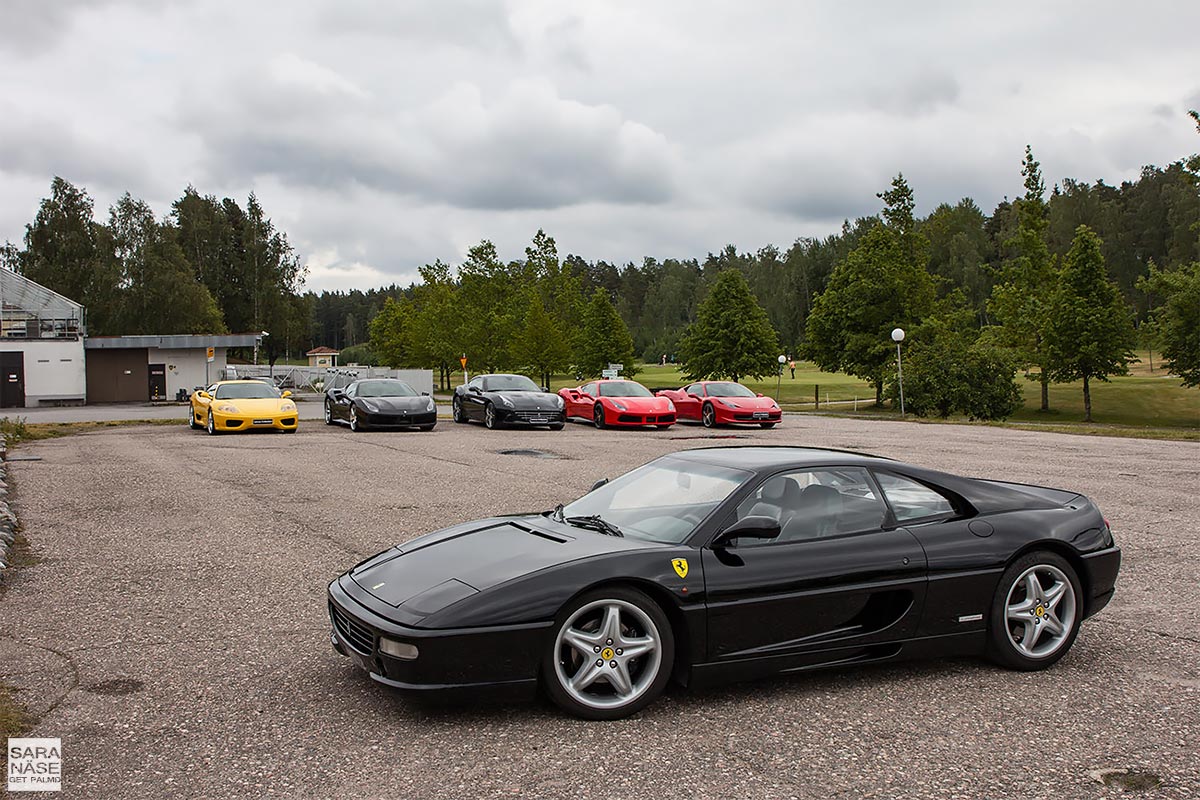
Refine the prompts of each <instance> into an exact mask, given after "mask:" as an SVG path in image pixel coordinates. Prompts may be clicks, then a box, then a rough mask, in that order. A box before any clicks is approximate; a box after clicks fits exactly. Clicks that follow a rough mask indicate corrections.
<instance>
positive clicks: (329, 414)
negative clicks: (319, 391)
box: [325, 400, 333, 425]
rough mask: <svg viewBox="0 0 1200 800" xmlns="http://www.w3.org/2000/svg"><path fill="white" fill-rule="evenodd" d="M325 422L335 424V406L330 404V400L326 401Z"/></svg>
mask: <svg viewBox="0 0 1200 800" xmlns="http://www.w3.org/2000/svg"><path fill="white" fill-rule="evenodd" d="M325 424H326V425H332V424H333V406H331V405H329V401H328V400H326V401H325Z"/></svg>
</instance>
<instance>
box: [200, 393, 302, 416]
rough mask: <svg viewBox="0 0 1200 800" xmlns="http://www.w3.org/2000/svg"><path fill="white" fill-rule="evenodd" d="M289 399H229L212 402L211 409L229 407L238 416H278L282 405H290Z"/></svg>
mask: <svg viewBox="0 0 1200 800" xmlns="http://www.w3.org/2000/svg"><path fill="white" fill-rule="evenodd" d="M291 402H292V400H291V398H290V397H289V398H280V397H264V398H261V399H254V400H246V399H230V400H213V401H212V405H213V408H215V409H217V410H218V411H219V410H220V409H221V407H222V406H226V405H231V406H233V407H234V408H236V409H237V413H238V414H278V413H279V412H280V410H281V409H282V407H283V404H284V403H291Z"/></svg>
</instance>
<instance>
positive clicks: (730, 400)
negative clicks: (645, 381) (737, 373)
mask: <svg viewBox="0 0 1200 800" xmlns="http://www.w3.org/2000/svg"><path fill="white" fill-rule="evenodd" d="M658 396H659V397H665V398H667V399H668V400H670V401H671V402H672V403H674V404H675V409H676V412H677V413H678V414H679V418H680V419H693V420H699V421H700V422H702V423H704V427H706V428H711V427H713V426H714V425H733V424H739V425H753V424H755V423H758V424H759V425H761V426H762V427H764V428H774V427H775V426H776V425H778V424H779V422H780V421H781V420H782V419H783V412H782V411H781V410H780V409H779V406H778V404H776V402H775V401H774V400H772V399H771V398H769V397H763V396H762V395H761V394H755V393H754V392H752V391H750V390H749V389H747V388H746V387H745V386H742V385H741V384H740V383H734V382H733V381H698V382H696V383H692V384H689V385H687V386H685V387H683V388H682V389H663V390H661V391H660V392H659V393H658Z"/></svg>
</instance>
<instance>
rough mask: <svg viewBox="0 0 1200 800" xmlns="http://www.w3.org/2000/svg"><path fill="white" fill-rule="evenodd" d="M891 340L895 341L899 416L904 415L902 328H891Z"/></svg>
mask: <svg viewBox="0 0 1200 800" xmlns="http://www.w3.org/2000/svg"><path fill="white" fill-rule="evenodd" d="M892 341H893V342H895V343H896V380H897V381H898V382H899V384H900V416H902V417H903V416H904V367H903V366H901V363H900V343H901V342H903V341H904V329H903V328H895V329H894V330H892Z"/></svg>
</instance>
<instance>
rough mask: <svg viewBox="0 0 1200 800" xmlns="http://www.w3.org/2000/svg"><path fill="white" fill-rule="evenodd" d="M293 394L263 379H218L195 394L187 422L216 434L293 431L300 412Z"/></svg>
mask: <svg viewBox="0 0 1200 800" xmlns="http://www.w3.org/2000/svg"><path fill="white" fill-rule="evenodd" d="M291 396H292V393H291V392H284V393H283V394H280V393H279V390H278V389H276V388H275V387H274V386H272V385H271V384H269V383H265V382H263V381H218V382H217V383H214V384H213V385H212V386H210V387H208V388H207V389H200V390H199V391H196V392H193V393H192V401H191V414H190V415H189V416H188V425H189V426H190V427H191V428H192V429H193V430H198V429H200V428H204V429H206V430H207V431H208V432H209V433H210V434H214V435H215V434H218V433H226V432H228V431H249V430H256V429H262V430H270V429H273V430H277V431H283V432H284V433H293V432H295V430H296V428H297V427H298V425H299V423H300V414H299V412H297V411H296V403H295V401H294V400H291V399H289V398H291Z"/></svg>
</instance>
